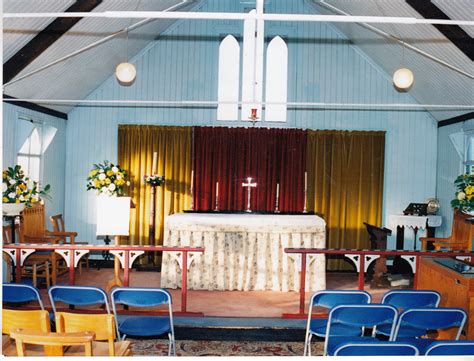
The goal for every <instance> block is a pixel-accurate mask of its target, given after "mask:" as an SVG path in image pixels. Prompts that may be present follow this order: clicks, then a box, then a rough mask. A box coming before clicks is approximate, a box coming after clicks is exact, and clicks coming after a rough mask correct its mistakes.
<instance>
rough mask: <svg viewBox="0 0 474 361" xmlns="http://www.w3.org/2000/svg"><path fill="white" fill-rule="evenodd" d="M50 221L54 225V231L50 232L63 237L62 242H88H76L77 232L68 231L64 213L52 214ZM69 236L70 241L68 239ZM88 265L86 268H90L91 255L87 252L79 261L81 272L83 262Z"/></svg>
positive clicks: (80, 270) (80, 271)
mask: <svg viewBox="0 0 474 361" xmlns="http://www.w3.org/2000/svg"><path fill="white" fill-rule="evenodd" d="M49 221H50V222H51V225H52V227H53V231H52V232H48V234H51V235H54V236H58V237H61V242H63V243H64V244H88V243H87V242H76V237H77V232H67V231H66V229H65V226H64V218H63V215H62V214H56V215H55V216H50V217H49ZM68 238H69V242H68V240H67V239H68ZM83 263H84V264H85V265H86V269H87V270H89V255H88V254H86V255H85V256H84V257H82V258H81V261H80V262H79V274H81V273H82V264H83Z"/></svg>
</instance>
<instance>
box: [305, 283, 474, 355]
mask: <svg viewBox="0 0 474 361" xmlns="http://www.w3.org/2000/svg"><path fill="white" fill-rule="evenodd" d="M360 292H361V291H321V292H317V293H315V294H314V295H313V297H312V298H311V301H310V304H309V311H308V322H307V327H306V338H305V350H304V355H305V356H306V355H311V337H312V336H314V335H316V336H318V337H321V338H324V355H325V356H326V355H328V356H376V355H377V356H416V355H428V356H430V355H460V356H462V355H470V356H473V355H474V341H473V340H465V341H463V340H459V338H460V336H461V332H462V330H463V327H464V325H465V323H466V319H467V315H466V313H465V312H464V310H462V309H459V308H439V304H440V299H441V297H440V295H439V293H438V292H435V291H429V290H393V291H389V292H387V293H386V294H385V295H384V297H383V299H382V303H380V304H372V303H370V296H368V298H367V296H366V298H365V299H364V300H363V301H362V300H361V297H362V294H361V293H360ZM316 306H318V307H323V308H326V309H329V310H330V311H329V316H328V318H327V319H322V318H313V314H312V313H313V308H314V307H316ZM434 337H436V338H434Z"/></svg>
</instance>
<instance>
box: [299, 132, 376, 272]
mask: <svg viewBox="0 0 474 361" xmlns="http://www.w3.org/2000/svg"><path fill="white" fill-rule="evenodd" d="M306 144H307V153H306V167H307V171H308V210H310V211H314V212H316V213H319V214H320V215H322V217H323V218H324V219H325V220H326V224H327V228H326V229H327V233H326V235H327V247H329V248H368V247H369V238H368V235H367V231H366V229H365V226H364V225H363V222H367V223H370V224H374V225H379V226H380V225H381V222H382V198H383V178H384V175H383V174H384V147H385V132H358V131H353V132H349V131H320V130H308V131H307V143H306ZM327 265H328V269H331V270H334V269H352V268H353V267H352V265H349V264H348V263H347V261H342V260H337V259H330V260H329V262H328V263H327Z"/></svg>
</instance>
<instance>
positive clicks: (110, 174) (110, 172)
mask: <svg viewBox="0 0 474 361" xmlns="http://www.w3.org/2000/svg"><path fill="white" fill-rule="evenodd" d="M106 174H107V177H112V176H113V175H114V172H112V171H111V170H108V171H107V173H106Z"/></svg>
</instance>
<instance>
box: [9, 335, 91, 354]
mask: <svg viewBox="0 0 474 361" xmlns="http://www.w3.org/2000/svg"><path fill="white" fill-rule="evenodd" d="M10 337H11V338H12V339H14V340H15V342H16V350H17V354H18V356H27V355H26V352H25V351H26V347H25V346H26V345H27V344H28V345H40V346H43V347H44V354H43V356H64V347H65V346H73V347H74V346H80V347H83V348H84V352H83V355H84V356H92V355H93V353H92V352H93V351H92V341H94V338H95V335H94V332H90V331H89V332H88V331H85V332H74V333H52V332H41V331H27V330H23V329H15V330H13V331H12V332H11V333H10ZM28 356H31V354H29V355H28Z"/></svg>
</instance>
